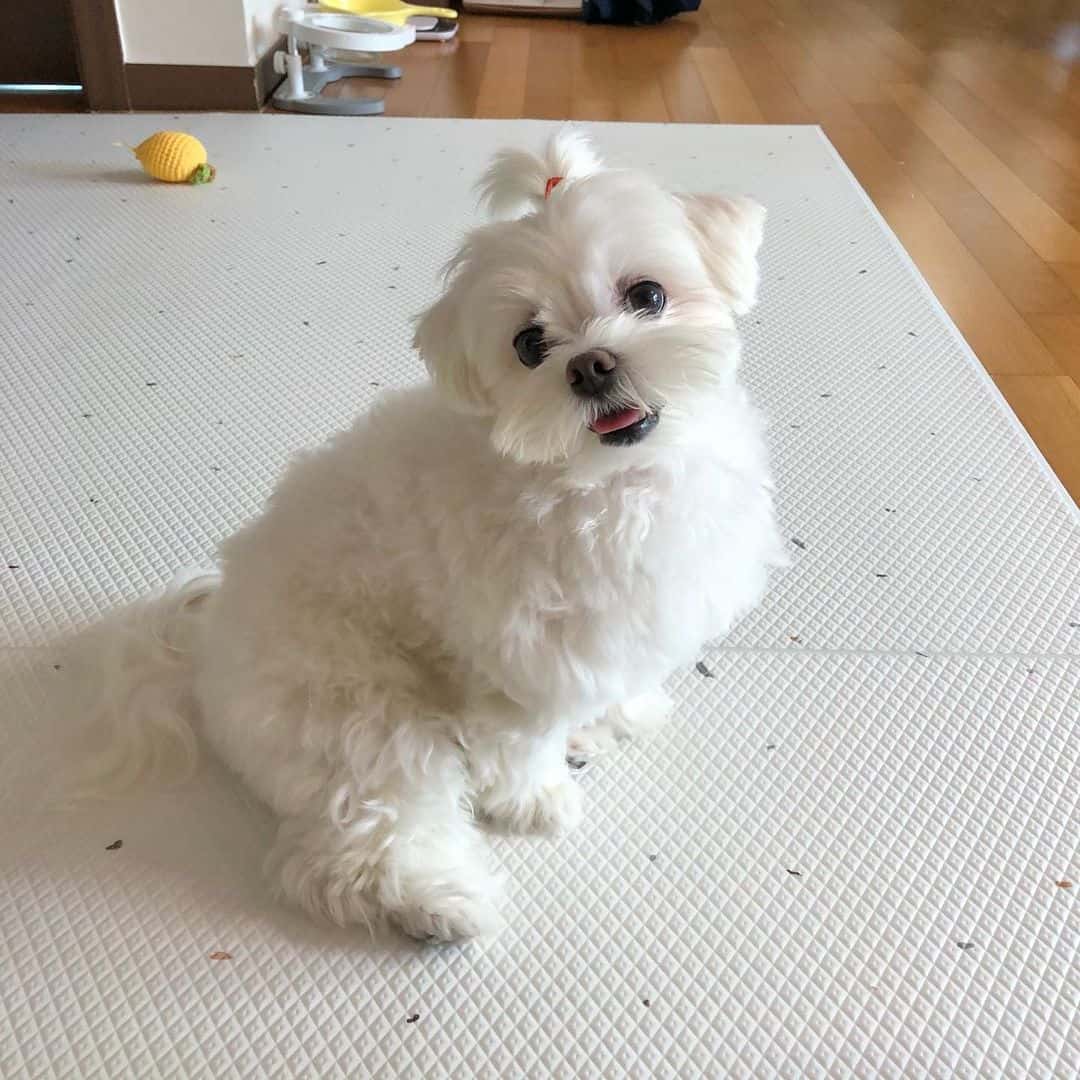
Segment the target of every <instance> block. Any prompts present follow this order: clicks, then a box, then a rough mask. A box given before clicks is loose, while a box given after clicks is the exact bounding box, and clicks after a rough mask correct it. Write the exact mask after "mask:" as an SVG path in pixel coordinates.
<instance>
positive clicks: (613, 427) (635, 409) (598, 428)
mask: <svg viewBox="0 0 1080 1080" xmlns="http://www.w3.org/2000/svg"><path fill="white" fill-rule="evenodd" d="M659 422H660V414H659V413H658V412H649V411H648V410H647V409H644V408H642V407H641V406H640V405H633V406H630V407H628V408H622V409H616V410H614V411H612V412H605V413H601V414H600V415H599V416H598V417H596V418H595V419H594V420H593V421H592V422H591V423H590V424H589V430H590V431H592V432H594V433H595V434H597V435H599V436H600V441H601V442H602V443H604V444H605V445H607V446H630V445H632V444H633V443H636V442H640V441H641V440H642V439H644V438H645V436H646V435H648V434H649V432H650V431H652V429H653V428H654V427H656V425H657V424H658V423H659Z"/></svg>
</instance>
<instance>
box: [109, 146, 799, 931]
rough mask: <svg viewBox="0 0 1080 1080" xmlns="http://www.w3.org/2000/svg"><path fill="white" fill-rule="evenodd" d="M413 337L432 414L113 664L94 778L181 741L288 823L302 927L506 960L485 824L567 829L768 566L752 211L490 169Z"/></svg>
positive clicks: (323, 487)
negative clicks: (326, 924) (213, 760)
mask: <svg viewBox="0 0 1080 1080" xmlns="http://www.w3.org/2000/svg"><path fill="white" fill-rule="evenodd" d="M482 187H483V193H484V197H485V201H486V203H487V204H488V206H489V207H490V209H491V210H492V211H493V212H494V215H495V216H496V217H497V218H498V219H500V220H496V221H495V222H493V223H491V224H486V225H483V226H481V227H479V228H477V229H475V230H473V231H472V232H471V233H470V234H469V235H468V237H467V238H466V240H465V242H464V245H463V246H462V248H461V250H460V251H459V252H458V254H457V255H456V256H455V257H454V259H453V261H452V262H451V264H450V267H449V271H448V273H447V282H446V286H445V291H444V293H443V295H442V296H441V298H440V299H438V300H437V301H436V303H435V304H434V305H433V306H432V307H431V308H429V309H428V310H427V311H426V312H425V313H424V314H423V315H422V316H421V318H420V320H419V323H418V326H417V331H416V341H415V343H416V347H417V348H418V350H419V352H420V355H421V357H422V358H423V360H424V363H425V364H426V365H427V368H428V370H429V371H430V373H431V376H432V384H431V385H426V386H420V387H414V388H411V389H408V390H403V391H400V392H396V393H392V394H387V395H385V396H384V397H383V399H382V400H381V401H380V402H379V403H378V405H377V406H376V407H375V408H373V409H372V410H371V411H370V412H369V413H368V414H366V415H364V416H362V417H361V418H360V419H359V420H358V421H357V422H356V424H355V425H354V426H353V427H352V428H351V429H350V430H349V431H346V432H344V433H342V434H340V435H338V436H336V437H335V438H333V439H332V440H331V441H330V442H329V443H328V444H327V445H326V446H325V447H323V448H321V449H319V450H316V451H313V452H311V453H307V454H305V455H303V456H301V457H300V458H299V459H298V460H296V461H295V462H294V463H293V464H292V466H291V467H290V468H289V470H288V471H287V473H286V474H285V476H284V478H283V479H282V481H281V483H280V484H279V486H278V488H277V490H276V491H275V493H274V495H273V497H272V498H271V499H270V502H269V505H268V506H267V508H266V510H265V512H264V513H263V514H262V515H261V516H260V517H259V518H258V519H256V520H255V521H253V522H252V523H251V524H250V525H248V526H247V527H246V528H244V529H242V530H241V531H240V532H239V533H237V534H236V535H235V536H233V537H232V538H231V539H229V540H228V541H226V542H225V544H224V545H223V547H222V552H221V561H222V568H221V572H220V574H217V573H214V574H203V575H202V576H200V577H195V578H193V579H190V580H188V581H187V583H186V584H183V585H180V586H178V587H177V588H174V589H173V590H171V591H170V593H169V594H168V595H167V596H165V597H164V598H159V599H157V600H155V601H152V602H150V603H146V604H143V605H141V607H140V608H139V612H138V615H137V619H138V620H139V622H138V625H136V626H135V627H134V628H133V627H132V626H131V625H130V624H129V626H128V631H127V632H126V633H125V634H123V635H121V636H120V637H119V638H118V639H117V641H116V642H114V645H115V648H114V654H113V656H112V657H111V658H110V660H109V662H108V665H107V675H108V679H107V694H108V698H107V702H106V704H107V707H108V712H109V713H110V714H111V721H112V723H113V726H114V728H115V729H116V730H115V736H116V738H115V739H114V742H113V744H112V746H111V750H110V755H111V756H109V757H108V759H107V760H104V761H103V762H101V763H99V764H101V766H102V768H103V769H104V770H105V771H107V772H109V773H110V774H111V775H112V776H113V777H114V778H119V774H126V776H127V777H128V778H132V777H134V776H135V775H136V774H138V773H140V772H143V771H146V770H148V769H153V768H154V767H155V766H160V765H162V764H164V763H166V761H167V760H171V761H175V760H176V758H177V756H178V752H180V755H179V756H180V757H181V758H185V759H186V758H188V757H191V756H192V753H193V750H194V745H195V739H196V736H195V732H196V731H198V732H199V733H201V735H202V737H203V738H204V739H205V741H206V742H207V743H209V744H210V746H211V747H212V748H213V749H214V750H215V751H216V752H217V754H218V755H219V756H220V757H221V758H222V759H223V760H224V761H225V762H226V763H227V764H228V765H229V766H230V767H231V768H232V769H233V770H235V771H236V772H237V773H239V774H240V776H241V777H242V778H243V780H244V781H245V782H246V784H247V785H248V786H249V787H250V788H251V790H252V791H254V792H255V793H256V794H257V795H258V796H259V797H260V798H261V799H262V800H264V801H265V802H266V803H267V804H268V805H269V806H270V807H272V808H273V810H274V812H275V813H276V814H277V815H278V816H279V818H280V827H279V830H278V833H277V839H276V841H275V843H274V845H273V849H272V851H271V853H270V856H269V860H268V868H269V873H270V874H271V876H272V879H273V881H274V883H275V885H276V887H277V888H278V889H279V890H280V892H281V894H283V895H284V897H285V898H287V899H288V900H289V901H292V902H294V903H296V904H299V905H301V906H302V907H303V908H304V909H306V910H307V911H308V912H310V913H312V914H313V915H316V916H319V917H321V918H324V919H329V920H331V921H333V922H335V923H338V924H342V925H348V924H362V925H365V926H368V927H373V926H375V925H377V924H379V923H381V922H384V921H385V920H386V919H389V920H391V921H392V922H393V923H395V924H396V925H397V926H399V927H400V928H401V929H402V930H404V931H405V932H406V933H408V934H411V935H413V936H415V937H418V938H423V939H432V940H452V939H456V938H465V937H471V936H474V935H477V934H482V933H485V932H487V931H489V930H490V929H492V928H493V927H494V926H495V925H496V923H497V921H498V917H497V911H498V893H499V879H498V876H497V875H496V874H495V873H494V872H493V870H492V867H491V866H490V858H489V852H488V848H487V845H486V844H485V843H484V842H483V838H482V835H481V834H480V832H479V831H478V829H477V828H476V826H475V823H474V817H475V818H481V819H487V820H489V821H491V822H494V823H497V824H498V825H500V826H502V827H504V828H506V829H509V830H513V831H517V832H557V831H561V830H565V829H569V828H572V827H573V826H574V825H575V823H576V822H577V821H578V820H579V819H580V817H581V814H582V797H581V790H580V788H579V786H578V785H577V784H576V783H575V782H574V780H573V779H571V776H570V772H569V770H568V765H567V753H568V747H569V752H570V754H571V756H572V757H580V758H585V757H588V756H589V755H590V754H591V753H593V752H595V751H596V750H597V749H598V748H599V747H600V746H602V745H604V744H605V743H606V742H609V741H610V740H611V739H612V738H613V737H623V736H630V735H634V734H635V733H641V732H645V731H649V730H651V729H653V728H655V727H656V726H657V725H658V724H659V723H661V721H662V720H663V719H664V718H665V716H666V714H667V712H668V709H669V701H668V699H667V697H666V696H665V695H664V693H663V690H662V689H661V686H662V684H663V682H664V680H665V679H666V678H667V677H668V676H669V675H670V674H671V673H672V672H673V671H674V670H675V669H676V668H678V667H679V666H680V665H684V664H687V663H689V662H692V661H693V660H694V659H695V658H696V657H697V655H698V650H699V648H700V647H701V645H702V643H703V642H705V641H707V640H709V639H710V638H715V637H716V636H717V635H720V634H723V633H725V632H726V631H727V630H728V629H729V627H730V626H731V625H732V623H733V621H734V620H735V619H736V618H738V617H739V616H740V615H741V614H743V613H744V612H746V611H747V610H748V609H749V608H751V607H752V606H753V605H755V604H756V603H757V602H758V601H759V600H760V599H761V597H762V594H763V592H764V590H765V586H766V576H767V568H768V567H769V565H770V564H773V565H776V564H780V563H782V562H783V561H784V555H783V551H782V545H781V543H780V540H779V537H778V534H777V530H776V526H775V521H774V514H773V499H772V494H771V484H770V479H769V471H768V466H767V462H766V453H765V448H764V443H763V438H762V424H761V421H760V420H759V417H758V416H757V414H756V413H755V412H754V410H753V409H752V408H751V406H750V405H749V403H748V402H747V398H746V395H745V393H744V391H743V390H742V388H741V387H740V385H739V383H738V382H737V380H736V369H737V367H738V361H739V339H738V336H737V334H736V330H735V318H734V317H735V316H736V315H738V314H740V313H742V312H745V311H747V310H748V309H749V308H750V306H751V305H752V304H753V302H754V299H755V291H756V288H757V280H758V271H757V266H756V261H755V257H756V253H757V249H758V246H759V244H760V242H761V233H762V223H763V219H764V216H765V214H764V211H763V209H762V208H761V207H760V206H758V205H756V204H755V203H753V202H750V201H749V200H746V199H743V198H727V197H722V196H718V195H676V194H671V193H669V192H667V191H665V190H664V189H663V188H661V187H659V186H658V185H657V184H656V183H655V182H654V181H653V180H651V179H650V178H648V177H647V176H644V175H642V174H640V173H637V172H630V171H622V170H615V169H607V168H604V167H603V166H602V165H601V163H600V162H599V161H598V160H597V158H596V157H595V155H594V154H593V152H592V150H591V149H590V147H589V145H588V143H587V142H586V141H585V139H584V138H583V137H582V136H581V135H580V134H578V133H576V132H574V131H570V130H565V131H562V132H560V133H559V134H558V135H556V136H555V137H554V138H552V139H551V141H550V143H549V144H548V146H547V148H546V150H545V152H544V153H543V154H542V155H535V154H530V153H525V152H520V151H514V152H505V153H503V154H500V155H499V156H498V157H497V158H496V160H495V162H494V164H493V165H492V166H491V168H490V170H489V171H488V173H487V175H486V177H485V178H484V180H483V183H482Z"/></svg>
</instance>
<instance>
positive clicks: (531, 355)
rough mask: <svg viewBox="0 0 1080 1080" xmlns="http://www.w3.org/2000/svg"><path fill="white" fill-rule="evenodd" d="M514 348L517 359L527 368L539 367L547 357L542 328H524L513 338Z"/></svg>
mask: <svg viewBox="0 0 1080 1080" xmlns="http://www.w3.org/2000/svg"><path fill="white" fill-rule="evenodd" d="M514 348H515V349H516V350H517V354H518V359H519V360H520V361H521V362H522V363H523V364H524V365H525V366H526V367H527V368H534V367H539V366H540V365H541V364H542V363H543V362H544V357H545V356H547V345H546V344H545V343H544V330H543V327H540V326H526V327H525V329H524V330H522V331H521V332H520V333H519V334H518V336H517V337H516V338H514Z"/></svg>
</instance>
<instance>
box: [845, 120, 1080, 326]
mask: <svg viewBox="0 0 1080 1080" xmlns="http://www.w3.org/2000/svg"><path fill="white" fill-rule="evenodd" d="M857 111H858V113H859V116H860V117H861V118H862V119H863V121H864V122H865V123H866V124H867V126H868V127H869V128H870V129H871V131H873V132H874V134H875V135H876V136H877V137H878V139H879V140H880V141H881V143H882V144H883V145H884V146H885V148H886V149H887V150H888V151H889V152H890V153H891V154H892V155H893V157H894V158H895V159H896V161H897V164H898V166H899V167H900V168H902V169H903V170H904V172H905V173H906V174H907V175H908V176H910V177H911V178H912V180H914V182H915V183H916V184H918V186H919V188H920V189H921V190H922V192H923V193H924V194H925V195H926V197H927V198H928V199H929V200H930V202H931V203H933V205H934V208H935V209H936V210H937V211H938V213H939V214H941V216H942V217H943V218H944V219H945V220H946V221H947V222H948V224H949V228H950V229H952V231H953V232H954V233H956V235H957V236H958V237H959V238H960V239H961V240H962V241H963V242H964V244H965V245H966V246H967V248H968V250H969V251H970V252H971V253H972V254H973V255H974V256H975V258H976V259H978V261H979V263H980V264H981V265H982V266H983V267H984V268H985V269H986V271H987V273H988V274H989V275H990V277H991V278H992V279H993V281H994V283H995V284H996V285H997V286H998V288H999V289H1001V291H1002V292H1003V293H1004V294H1005V295H1006V296H1007V297H1008V298H1009V301H1010V302H1011V303H1012V305H1013V306H1014V307H1015V308H1016V309H1017V311H1019V312H1021V313H1022V314H1026V313H1027V312H1042V311H1058V312H1070V311H1071V312H1077V313H1080V307H1078V305H1077V298H1076V296H1075V295H1074V294H1073V292H1072V290H1071V289H1070V288H1069V287H1068V285H1067V284H1066V283H1065V282H1063V281H1062V280H1061V278H1060V277H1058V275H1057V274H1055V273H1054V271H1053V270H1052V269H1051V268H1050V267H1049V266H1047V264H1046V263H1045V262H1044V261H1043V260H1042V259H1041V258H1039V256H1038V255H1037V254H1036V253H1035V252H1034V251H1032V249H1031V248H1030V247H1029V246H1028V244H1027V243H1026V242H1025V241H1024V240H1023V238H1022V237H1021V236H1020V235H1019V234H1018V233H1017V232H1016V231H1015V230H1014V229H1013V228H1012V226H1010V225H1009V223H1008V222H1007V221H1006V220H1005V219H1004V218H1003V217H1001V215H1000V214H999V213H998V212H997V211H996V210H995V209H994V208H993V207H992V206H991V205H990V204H989V203H988V202H987V201H986V199H984V198H983V196H982V195H981V194H980V193H979V192H978V191H976V190H975V188H974V187H973V186H972V185H971V184H970V183H969V182H968V181H967V180H966V179H965V178H964V177H963V176H962V175H961V174H960V172H959V171H958V170H957V169H956V168H955V167H954V166H953V164H952V163H951V162H950V161H949V160H948V159H947V158H946V157H945V155H944V154H943V153H941V151H940V150H939V149H938V147H937V146H936V145H935V144H934V143H933V142H932V141H931V140H930V139H929V138H928V137H927V136H926V135H925V134H924V133H923V132H922V130H921V129H920V128H918V127H917V126H916V125H915V124H914V123H913V122H912V121H911V119H910V118H909V117H908V116H907V115H906V114H905V113H904V112H902V111H901V110H900V109H899V108H897V107H896V106H895V105H865V106H858V107H857Z"/></svg>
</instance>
